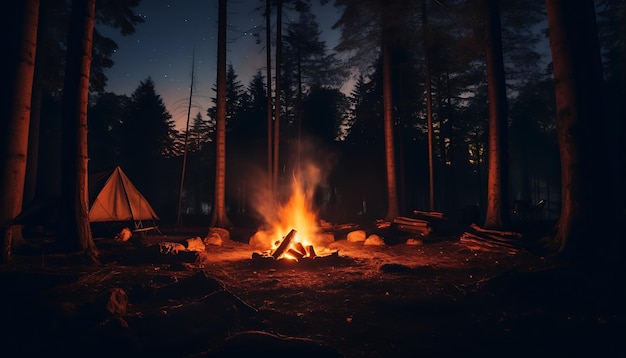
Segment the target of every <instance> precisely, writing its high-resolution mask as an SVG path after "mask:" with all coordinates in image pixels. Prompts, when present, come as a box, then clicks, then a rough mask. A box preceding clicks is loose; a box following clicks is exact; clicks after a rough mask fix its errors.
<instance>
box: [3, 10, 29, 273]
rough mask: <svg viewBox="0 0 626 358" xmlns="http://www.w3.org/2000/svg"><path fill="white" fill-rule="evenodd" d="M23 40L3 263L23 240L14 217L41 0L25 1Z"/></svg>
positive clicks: (8, 160)
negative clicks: (14, 247) (13, 248)
mask: <svg viewBox="0 0 626 358" xmlns="http://www.w3.org/2000/svg"><path fill="white" fill-rule="evenodd" d="M23 6H24V7H23V12H22V14H21V15H22V16H23V22H22V28H21V29H20V35H21V41H20V42H19V44H18V47H17V51H18V53H17V56H16V60H17V65H16V68H15V75H14V77H13V79H14V82H13V83H12V86H13V97H12V98H13V101H12V102H11V103H10V110H9V111H10V112H9V121H8V128H7V131H6V136H7V137H6V142H5V146H6V149H5V151H4V154H5V158H3V159H4V163H3V164H4V165H3V173H2V187H1V188H0V190H1V191H2V198H3V199H2V201H0V227H1V228H2V252H1V253H0V263H3V262H8V261H10V260H11V253H12V246H13V244H14V242H17V241H22V237H21V226H16V225H13V223H12V221H13V219H14V218H15V217H16V216H17V215H18V214H19V213H20V212H21V210H22V203H23V195H24V180H25V176H26V159H27V152H28V131H29V126H30V112H31V98H32V89H33V77H34V72H35V56H36V52H37V26H38V20H39V0H28V1H24V2H23Z"/></svg>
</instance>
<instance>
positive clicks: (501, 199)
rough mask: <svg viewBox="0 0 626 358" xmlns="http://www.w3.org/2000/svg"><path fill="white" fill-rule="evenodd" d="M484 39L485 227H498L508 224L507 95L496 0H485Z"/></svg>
mask: <svg viewBox="0 0 626 358" xmlns="http://www.w3.org/2000/svg"><path fill="white" fill-rule="evenodd" d="M485 6H486V9H485V10H486V13H487V14H486V15H487V16H486V22H485V42H486V45H487V47H486V53H487V86H488V92H489V148H488V153H489V156H488V160H489V166H488V175H487V213H486V215H485V227H487V228H491V229H501V228H504V227H506V226H507V225H508V224H509V215H508V198H507V196H508V165H507V163H508V155H507V153H508V140H507V122H508V118H507V98H506V83H505V79H504V60H503V57H502V35H501V25H500V8H499V0H485Z"/></svg>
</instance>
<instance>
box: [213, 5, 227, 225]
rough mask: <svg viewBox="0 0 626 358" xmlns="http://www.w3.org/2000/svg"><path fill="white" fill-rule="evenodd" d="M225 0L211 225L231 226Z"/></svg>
mask: <svg viewBox="0 0 626 358" xmlns="http://www.w3.org/2000/svg"><path fill="white" fill-rule="evenodd" d="M226 4H227V1H226V0H220V1H219V18H218V34H217V119H216V121H217V133H216V144H215V148H216V151H217V153H216V163H215V195H214V196H215V204H214V207H213V217H212V219H211V226H213V227H220V228H225V229H228V228H231V227H232V224H231V222H230V220H229V219H228V216H227V214H226V14H227V12H226Z"/></svg>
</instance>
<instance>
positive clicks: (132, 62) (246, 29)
mask: <svg viewBox="0 0 626 358" xmlns="http://www.w3.org/2000/svg"><path fill="white" fill-rule="evenodd" d="M313 4H314V12H315V13H316V16H317V21H318V23H319V25H320V30H321V31H322V34H321V36H320V39H321V40H323V41H326V45H327V49H329V50H331V49H332V48H333V47H334V46H335V44H336V41H337V40H336V39H337V35H338V34H337V33H336V32H335V31H332V30H331V29H330V27H331V26H332V25H333V24H334V22H335V21H336V19H337V18H338V9H336V8H334V7H333V6H332V3H331V4H328V5H325V6H323V7H322V6H320V5H319V4H318V2H317V1H313ZM261 5H262V2H261V1H229V2H228V25H229V29H228V33H227V36H228V44H227V51H228V52H227V63H229V64H232V65H233V68H234V70H235V73H236V74H237V75H238V79H239V80H240V81H241V83H242V85H244V86H246V87H247V86H248V84H249V82H250V79H251V78H252V76H254V74H255V73H256V72H257V71H259V70H260V71H261V72H262V74H263V76H266V74H267V73H266V70H265V47H264V46H265V30H264V28H265V20H264V18H263V17H262V12H261V11H259V10H255V7H259V6H261ZM217 8H218V2H217V1H200V0H176V1H172V0H144V1H142V4H141V5H140V6H139V7H138V8H137V9H136V13H137V14H139V15H140V16H142V17H143V18H144V19H145V22H144V23H141V24H139V25H137V27H136V32H135V34H133V35H131V36H126V37H124V36H121V35H119V33H116V32H113V31H112V30H111V29H109V28H106V27H98V30H99V31H101V32H102V33H103V34H104V35H105V36H107V37H110V38H112V39H113V40H114V41H115V42H116V43H117V44H118V46H119V48H118V50H117V53H115V54H114V55H113V58H112V59H113V61H114V62H115V64H114V66H113V67H112V68H111V69H109V70H107V71H106V75H107V77H108V78H109V81H108V86H107V88H106V91H108V92H114V93H116V94H120V95H121V94H126V95H131V94H132V93H133V91H134V90H135V89H136V88H137V87H138V86H139V83H140V82H141V81H143V80H145V79H146V78H148V77H151V78H152V80H153V81H154V83H155V89H156V91H157V93H158V94H159V95H160V96H161V97H162V98H163V101H164V103H165V106H166V107H167V110H168V111H169V113H170V114H171V115H172V117H173V118H174V120H175V121H176V128H177V129H179V130H180V129H184V128H185V122H186V120H187V109H188V101H189V94H190V85H191V70H192V56H193V53H194V48H195V61H193V62H195V68H194V72H195V74H194V90H193V102H192V109H191V118H193V117H195V116H196V114H197V113H198V112H200V113H201V114H202V116H203V118H205V119H207V116H206V110H207V108H209V107H211V106H212V103H211V98H212V97H215V93H214V91H213V90H212V87H213V86H214V84H215V76H216V71H217V70H216V68H217V65H216V61H217V13H218V9H217ZM292 19H293V20H296V19H297V17H296V16H294V15H292V14H290V13H289V12H285V13H284V17H283V31H284V30H285V29H286V27H287V24H288V22H289V21H290V20H292ZM272 26H275V17H273V18H272ZM255 31H256V32H258V33H260V35H261V40H262V41H261V42H262V43H261V44H256V38H255V36H254V35H253V32H255ZM272 57H274V56H273V55H272ZM272 60H273V59H272ZM274 71H275V70H274V69H273V73H275V72H274Z"/></svg>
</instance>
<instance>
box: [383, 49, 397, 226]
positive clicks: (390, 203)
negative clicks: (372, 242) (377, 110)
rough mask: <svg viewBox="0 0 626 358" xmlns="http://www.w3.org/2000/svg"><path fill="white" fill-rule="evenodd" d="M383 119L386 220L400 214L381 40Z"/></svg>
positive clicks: (388, 75) (388, 78)
mask: <svg viewBox="0 0 626 358" xmlns="http://www.w3.org/2000/svg"><path fill="white" fill-rule="evenodd" d="M382 56H383V116H384V117H383V121H384V126H385V159H386V168H387V215H386V216H385V218H386V219H387V220H393V219H394V218H396V217H398V216H399V215H400V209H399V207H398V194H397V185H396V164H395V154H394V149H393V147H394V140H393V107H392V97H391V58H390V56H389V45H388V44H387V43H386V41H384V40H383V45H382Z"/></svg>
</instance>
